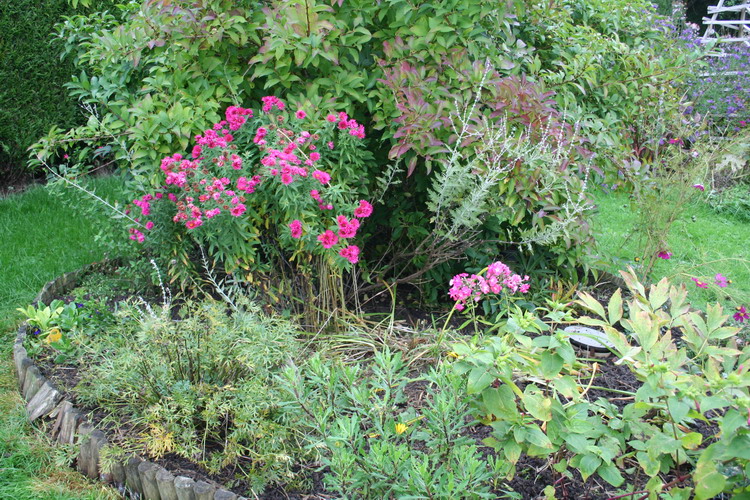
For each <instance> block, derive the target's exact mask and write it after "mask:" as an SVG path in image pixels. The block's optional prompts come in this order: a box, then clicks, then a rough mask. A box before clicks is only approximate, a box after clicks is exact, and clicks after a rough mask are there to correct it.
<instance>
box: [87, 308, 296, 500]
mask: <svg viewBox="0 0 750 500" xmlns="http://www.w3.org/2000/svg"><path fill="white" fill-rule="evenodd" d="M225 306H226V304H224V303H216V302H210V301H209V302H202V303H191V304H187V305H185V306H184V307H183V310H182V314H181V315H180V317H179V319H178V320H172V319H170V318H169V315H170V312H169V309H168V306H167V307H166V308H164V309H161V310H159V309H157V310H152V309H151V308H150V307H149V306H148V305H146V304H145V303H144V304H141V305H140V306H133V307H131V308H128V309H125V310H123V313H122V318H121V321H120V325H119V328H117V329H115V330H110V332H111V334H110V335H107V336H100V337H99V338H98V339H97V341H96V342H94V343H93V345H91V346H90V353H89V354H88V358H87V361H86V362H81V368H82V380H81V383H80V384H79V385H78V386H77V387H76V393H77V394H78V396H79V397H80V398H81V400H82V401H85V402H87V403H89V404H93V405H96V406H97V407H101V408H102V409H103V410H104V411H105V412H107V413H108V414H110V415H113V416H117V417H120V418H127V419H133V420H134V421H135V422H137V423H138V424H139V425H138V428H139V430H140V431H142V432H143V437H142V440H141V442H142V443H144V444H145V446H146V449H147V451H148V452H149V453H150V454H152V455H154V456H160V455H163V454H165V453H169V452H172V453H175V454H177V455H179V456H182V457H185V458H187V459H190V460H193V461H196V462H198V463H200V464H202V465H204V466H205V467H207V468H208V469H209V470H210V471H214V472H216V471H218V470H221V469H222V468H224V467H226V466H229V465H232V466H236V465H237V464H238V463H240V462H242V464H241V467H242V468H243V469H244V470H245V472H246V473H247V475H248V478H249V480H250V481H251V483H252V485H253V489H254V490H255V491H256V492H258V493H260V492H262V491H263V488H264V487H265V485H266V484H267V483H269V482H273V483H282V484H286V483H290V482H293V481H294V480H295V474H294V472H293V470H292V469H293V466H294V465H295V464H296V461H297V458H299V456H301V454H302V452H301V451H300V449H299V448H298V447H296V442H295V439H296V437H295V430H294V427H293V423H292V422H290V421H289V420H288V419H287V417H286V416H285V415H284V414H283V412H281V410H280V406H279V402H280V394H281V393H280V390H279V388H278V386H277V383H276V381H275V378H274V377H275V373H276V371H277V370H278V369H279V367H280V365H281V364H282V363H284V362H285V361H287V360H288V359H290V358H294V357H295V356H296V355H297V354H298V352H299V351H298V349H297V347H296V346H297V343H296V341H295V339H294V336H293V335H294V331H293V329H292V327H291V325H290V324H289V323H286V322H283V321H280V320H275V319H271V318H268V317H265V316H263V315H262V314H261V313H260V312H259V311H258V310H257V309H255V308H254V307H253V306H251V305H249V304H247V303H244V304H240V307H238V310H237V311H235V312H234V314H232V315H228V314H227V310H226V307H225Z"/></svg>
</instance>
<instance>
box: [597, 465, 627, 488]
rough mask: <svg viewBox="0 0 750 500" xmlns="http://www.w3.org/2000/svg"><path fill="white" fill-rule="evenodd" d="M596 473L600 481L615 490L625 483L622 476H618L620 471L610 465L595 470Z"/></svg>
mask: <svg viewBox="0 0 750 500" xmlns="http://www.w3.org/2000/svg"><path fill="white" fill-rule="evenodd" d="M597 473H598V474H599V476H600V477H601V478H602V479H604V480H605V481H607V482H608V483H609V484H611V485H612V486H614V487H616V488H617V487H619V486H620V485H622V483H623V482H625V479H624V478H623V477H622V474H620V471H619V470H618V469H617V467H615V466H614V465H612V464H609V465H602V466H601V467H599V469H598V470H597Z"/></svg>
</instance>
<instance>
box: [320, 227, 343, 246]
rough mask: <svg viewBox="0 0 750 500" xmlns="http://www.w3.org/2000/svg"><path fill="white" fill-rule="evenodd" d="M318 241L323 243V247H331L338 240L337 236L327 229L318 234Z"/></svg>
mask: <svg viewBox="0 0 750 500" xmlns="http://www.w3.org/2000/svg"><path fill="white" fill-rule="evenodd" d="M318 241H319V242H320V243H321V245H323V248H331V247H332V246H333V245H335V244H336V243H338V242H339V237H338V236H336V233H334V232H333V231H331V230H330V229H329V230H328V231H326V232H325V233H323V234H321V235H318Z"/></svg>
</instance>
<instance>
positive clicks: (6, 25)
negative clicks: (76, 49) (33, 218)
mask: <svg viewBox="0 0 750 500" xmlns="http://www.w3.org/2000/svg"><path fill="white" fill-rule="evenodd" d="M114 3H115V2H114V1H113V0H101V1H98V2H97V5H96V9H97V10H104V9H107V8H111V7H112V6H113V5H114ZM74 11H75V10H74V9H73V8H72V7H71V6H70V5H69V4H68V1H67V0H39V1H32V0H13V1H3V2H1V3H0V53H2V57H0V85H2V90H0V172H3V171H6V170H7V171H9V172H10V171H11V169H13V168H15V169H20V168H21V167H22V165H23V164H24V163H25V158H26V149H27V148H28V147H29V146H31V144H32V143H33V142H34V141H36V140H37V139H38V138H39V137H40V136H42V135H44V134H46V133H47V132H48V131H49V129H50V128H51V127H52V126H53V125H56V126H59V127H72V126H74V125H76V124H77V123H79V122H81V121H82V119H83V116H82V115H81V113H80V112H79V111H78V110H77V106H76V104H75V100H74V99H72V98H70V97H68V92H67V90H66V89H65V88H64V87H63V85H64V84H65V83H66V82H68V81H69V80H70V76H71V75H72V74H73V72H74V69H73V64H72V62H71V61H60V59H59V54H58V51H55V50H52V48H51V46H50V43H51V37H50V33H52V31H53V28H54V26H55V24H56V23H58V22H60V21H61V20H62V16H64V15H70V14H73V13H74ZM78 11H85V9H83V8H79V9H78Z"/></svg>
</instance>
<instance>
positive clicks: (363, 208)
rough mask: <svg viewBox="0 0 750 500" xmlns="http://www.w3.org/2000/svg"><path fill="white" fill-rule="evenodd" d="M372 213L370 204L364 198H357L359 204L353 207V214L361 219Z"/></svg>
mask: <svg viewBox="0 0 750 500" xmlns="http://www.w3.org/2000/svg"><path fill="white" fill-rule="evenodd" d="M370 215H372V205H370V203H369V202H367V201H365V200H359V206H358V207H357V208H355V209H354V216H355V217H357V218H359V219H363V218H365V217H369V216H370Z"/></svg>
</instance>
